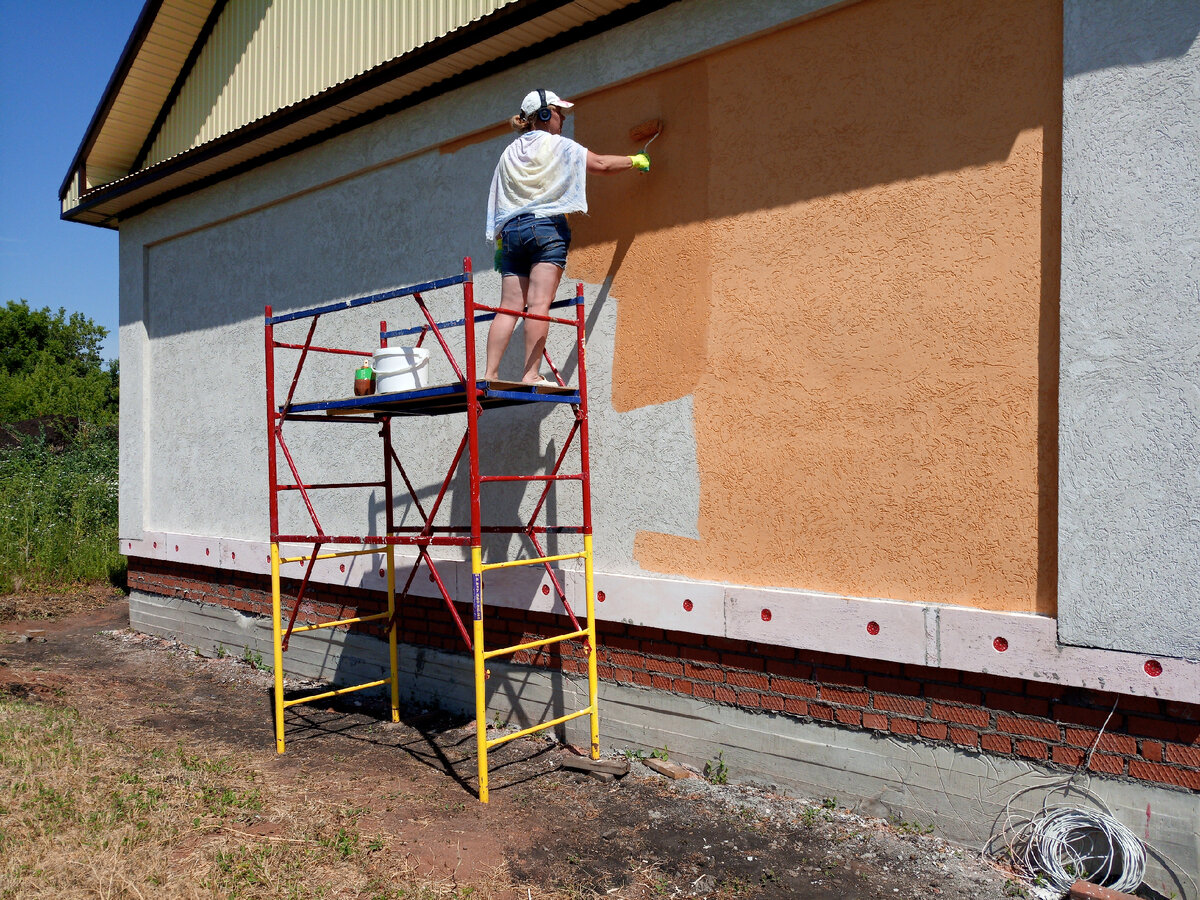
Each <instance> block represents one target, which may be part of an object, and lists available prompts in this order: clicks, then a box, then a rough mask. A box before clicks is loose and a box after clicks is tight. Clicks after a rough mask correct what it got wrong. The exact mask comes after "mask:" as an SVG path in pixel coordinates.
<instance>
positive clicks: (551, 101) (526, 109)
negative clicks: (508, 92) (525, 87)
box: [521, 91, 575, 118]
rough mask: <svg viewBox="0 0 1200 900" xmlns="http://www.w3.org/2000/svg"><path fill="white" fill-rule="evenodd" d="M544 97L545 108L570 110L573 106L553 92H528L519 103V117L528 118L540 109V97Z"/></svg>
mask: <svg viewBox="0 0 1200 900" xmlns="http://www.w3.org/2000/svg"><path fill="white" fill-rule="evenodd" d="M543 94H545V95H546V106H557V107H558V108H559V109H570V108H571V107H572V106H574V105H575V104H574V103H572V102H570V101H569V100H564V99H563V98H562V97H560V96H558V94H556V93H554V91H530V92H529V93H528V94H526V95H525V99H524V100H522V101H521V115H523V116H525V117H526V118H528V117H529V116H532V115H533V114H534V113H535V112H537V111H538V110H539V109H541V108H542V95H543Z"/></svg>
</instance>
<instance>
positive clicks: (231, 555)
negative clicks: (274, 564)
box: [229, 553, 271, 562]
mask: <svg viewBox="0 0 1200 900" xmlns="http://www.w3.org/2000/svg"><path fill="white" fill-rule="evenodd" d="M229 558H230V559H237V554H236V553H230V554H229ZM270 561H271V557H270V556H269V555H268V556H267V562H270Z"/></svg>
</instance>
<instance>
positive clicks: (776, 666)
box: [764, 659, 813, 680]
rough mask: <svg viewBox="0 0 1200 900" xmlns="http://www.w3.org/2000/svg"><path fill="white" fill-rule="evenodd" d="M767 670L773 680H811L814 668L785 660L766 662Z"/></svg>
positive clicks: (807, 664)
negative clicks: (777, 678)
mask: <svg viewBox="0 0 1200 900" xmlns="http://www.w3.org/2000/svg"><path fill="white" fill-rule="evenodd" d="M764 663H765V664H766V670H767V672H768V673H770V675H771V677H772V678H775V677H780V678H803V679H805V680H811V679H812V674H813V667H812V666H811V665H810V664H809V663H803V662H796V661H795V660H784V659H768V660H764Z"/></svg>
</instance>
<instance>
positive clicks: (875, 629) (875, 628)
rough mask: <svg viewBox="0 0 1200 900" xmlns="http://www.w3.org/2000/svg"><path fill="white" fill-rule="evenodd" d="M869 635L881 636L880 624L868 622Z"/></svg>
mask: <svg viewBox="0 0 1200 900" xmlns="http://www.w3.org/2000/svg"><path fill="white" fill-rule="evenodd" d="M867 634H879V623H878V622H868V623H867Z"/></svg>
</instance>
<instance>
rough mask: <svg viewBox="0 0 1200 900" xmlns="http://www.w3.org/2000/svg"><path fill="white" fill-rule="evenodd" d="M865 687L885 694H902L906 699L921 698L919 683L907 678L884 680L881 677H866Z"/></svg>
mask: <svg viewBox="0 0 1200 900" xmlns="http://www.w3.org/2000/svg"><path fill="white" fill-rule="evenodd" d="M867 687H868V688H869V689H870V690H872V691H883V692H884V693H886V694H903V695H905V696H908V697H920V696H921V683H920V682H919V681H913V680H911V679H909V678H886V677H884V676H882V675H868V676H867Z"/></svg>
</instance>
